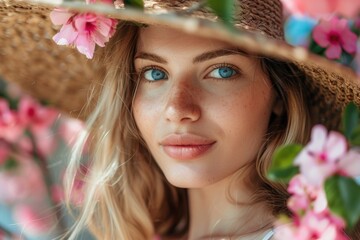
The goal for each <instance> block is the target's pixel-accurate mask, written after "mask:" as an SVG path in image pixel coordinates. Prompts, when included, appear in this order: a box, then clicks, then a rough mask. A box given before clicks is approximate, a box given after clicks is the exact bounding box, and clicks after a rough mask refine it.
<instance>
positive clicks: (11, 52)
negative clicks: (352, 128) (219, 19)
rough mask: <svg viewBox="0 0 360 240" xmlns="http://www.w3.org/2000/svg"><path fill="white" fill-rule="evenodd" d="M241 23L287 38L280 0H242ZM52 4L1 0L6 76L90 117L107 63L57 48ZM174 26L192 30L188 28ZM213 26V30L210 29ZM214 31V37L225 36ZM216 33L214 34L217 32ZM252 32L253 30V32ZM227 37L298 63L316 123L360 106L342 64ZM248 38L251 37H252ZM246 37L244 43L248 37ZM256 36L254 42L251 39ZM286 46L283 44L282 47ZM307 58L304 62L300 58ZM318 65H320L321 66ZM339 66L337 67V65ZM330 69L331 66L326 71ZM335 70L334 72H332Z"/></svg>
mask: <svg viewBox="0 0 360 240" xmlns="http://www.w3.org/2000/svg"><path fill="white" fill-rule="evenodd" d="M144 2H145V7H146V11H148V12H149V11H150V12H154V11H159V12H161V11H164V8H165V9H166V8H169V7H171V9H172V10H177V11H186V10H187V9H188V8H191V6H192V4H193V3H194V1H187V0H175V1H170V0H162V1H159V0H158V1H149V0H145V1H144ZM240 3H241V6H240V5H237V6H236V8H237V9H238V10H239V9H241V11H237V14H236V25H237V26H238V27H240V28H243V29H246V30H249V31H253V32H255V31H256V32H257V33H258V35H262V36H267V37H270V38H271V39H273V40H274V39H275V40H282V39H283V29H282V15H281V14H282V8H281V4H280V1H278V0H242V1H239V3H238V4H240ZM50 10H51V8H50V7H46V6H45V5H39V4H31V3H28V2H22V1H15V0H0V32H1V34H0V44H1V48H0V62H1V64H0V76H3V77H4V78H5V79H6V80H8V81H12V82H16V83H19V84H20V85H21V86H22V87H23V88H24V89H25V90H27V91H28V92H29V93H30V94H32V95H34V96H36V97H38V98H40V99H43V100H46V101H48V102H50V103H52V104H54V105H55V106H57V107H58V108H60V109H62V110H64V111H65V112H67V113H70V114H71V115H72V116H75V117H79V118H83V119H84V118H86V116H87V114H88V113H86V112H83V111H82V109H83V106H84V104H85V102H86V99H87V94H88V90H89V86H90V85H91V83H92V82H94V81H95V80H96V75H97V72H99V71H102V68H101V66H99V65H95V64H94V63H93V62H92V61H89V60H86V58H85V57H84V56H83V55H80V54H79V53H78V52H76V51H75V50H73V49H70V48H67V47H61V46H57V45H56V44H55V43H54V42H53V41H52V40H51V38H52V36H53V35H54V34H55V33H56V31H57V30H56V29H55V28H54V27H53V26H52V24H51V21H50V19H49V12H50ZM193 15H196V16H197V17H200V18H207V19H211V20H216V17H215V16H214V15H213V14H212V13H210V12H208V11H203V10H201V11H195V12H194V13H193ZM129 16H130V15H126V14H123V15H120V14H118V15H116V16H115V17H117V18H120V19H125V20H138V21H139V22H145V23H146V22H148V23H152V19H150V18H149V17H147V18H145V20H144V19H141V18H142V16H139V15H137V16H136V15H135V17H132V16H130V17H129ZM182 23H183V22H181V21H180V22H177V23H176V25H171V24H170V23H168V25H170V26H173V27H177V28H179V29H183V30H184V31H187V30H188V26H185V25H186V24H185V23H184V24H183V25H184V26H181V24H182ZM198 28H199V29H196V30H194V29H193V32H196V33H197V34H200V33H201V32H205V33H206V31H207V30H209V29H210V28H209V29H206V26H204V25H201V24H199V25H198ZM210 30H211V29H210ZM210 30H209V32H210V34H208V35H209V36H215V35H216V37H221V36H222V35H221V34H220V33H219V34H214V32H211V31H210ZM211 34H212V35H211ZM247 35H250V34H247ZM223 36H224V37H223V40H226V41H229V42H231V43H233V44H237V45H241V47H242V48H244V49H250V50H251V51H256V50H257V51H259V52H260V53H262V51H263V52H264V54H265V53H266V55H270V56H280V55H281V57H282V58H284V57H286V58H287V59H289V60H293V61H296V62H302V63H298V64H299V66H300V68H301V69H303V70H304V71H305V72H306V74H307V75H308V76H309V78H308V79H304V81H305V85H306V86H307V88H308V89H309V95H310V96H311V99H310V102H311V105H312V109H311V112H312V118H313V123H323V124H325V125H326V126H328V127H329V128H337V127H338V124H339V121H340V117H339V116H340V112H341V110H342V108H343V107H344V106H345V104H347V103H348V102H350V101H354V102H356V103H357V104H358V105H360V87H359V79H357V78H356V76H355V75H352V74H349V72H348V71H344V72H342V71H340V70H342V68H341V67H338V66H336V65H335V64H334V63H330V62H328V61H325V60H323V59H321V58H319V57H316V56H311V55H306V56H305V57H304V56H303V54H302V57H301V58H298V55H296V54H294V53H295V51H292V49H291V48H290V47H289V46H287V45H286V44H284V43H280V42H279V41H277V42H276V43H275V44H273V45H272V47H269V46H271V45H270V44H271V41H269V43H268V44H267V43H266V44H264V41H262V42H261V41H258V39H257V38H255V37H253V38H252V37H251V36H250V37H249V36H246V34H243V35H242V36H241V37H240V38H235V37H234V38H233V37H229V35H226V34H225V35H223ZM246 37H248V39H247V41H245V40H246ZM243 39H245V40H244V41H242V40H243ZM249 39H250V41H249ZM281 44H283V45H281ZM300 60H301V61H300ZM314 63H316V64H318V65H317V66H315V65H314ZM319 66H321V67H319ZM334 66H335V67H334ZM324 69H326V70H324ZM332 70H333V71H334V72H332Z"/></svg>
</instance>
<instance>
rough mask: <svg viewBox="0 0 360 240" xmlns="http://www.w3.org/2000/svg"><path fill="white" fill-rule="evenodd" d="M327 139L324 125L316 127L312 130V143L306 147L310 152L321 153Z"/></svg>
mask: <svg viewBox="0 0 360 240" xmlns="http://www.w3.org/2000/svg"><path fill="white" fill-rule="evenodd" d="M326 137H327V130H326V128H325V127H324V126H323V125H315V126H314V127H313V128H312V130H311V141H310V143H309V144H308V145H307V146H306V149H307V150H308V151H310V152H316V153H319V152H321V151H322V150H323V148H324V145H325V142H326Z"/></svg>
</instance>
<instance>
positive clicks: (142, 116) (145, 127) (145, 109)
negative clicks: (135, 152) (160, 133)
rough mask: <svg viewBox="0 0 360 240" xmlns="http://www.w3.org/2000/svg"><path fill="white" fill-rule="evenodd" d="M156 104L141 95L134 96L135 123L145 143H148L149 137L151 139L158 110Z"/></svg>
mask: <svg viewBox="0 0 360 240" xmlns="http://www.w3.org/2000/svg"><path fill="white" fill-rule="evenodd" d="M156 105H157V104H156V103H154V101H151V100H149V99H146V98H145V97H143V95H141V94H137V96H135V99H134V102H133V114H134V119H135V123H136V125H137V127H138V129H139V131H140V133H141V135H142V137H143V138H144V140H145V141H146V142H149V141H148V140H149V137H151V136H152V135H153V134H152V131H153V129H154V124H155V123H156V119H155V118H156V116H157V114H158V113H157V112H158V108H157V107H156Z"/></svg>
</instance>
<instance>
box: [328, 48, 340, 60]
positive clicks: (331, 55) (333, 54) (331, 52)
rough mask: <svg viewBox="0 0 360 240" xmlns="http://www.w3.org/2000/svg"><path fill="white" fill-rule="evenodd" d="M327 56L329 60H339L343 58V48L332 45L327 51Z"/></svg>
mask: <svg viewBox="0 0 360 240" xmlns="http://www.w3.org/2000/svg"><path fill="white" fill-rule="evenodd" d="M325 56H326V57H327V58H328V59H339V58H340V56H341V46H340V45H331V46H329V47H328V49H326V51H325Z"/></svg>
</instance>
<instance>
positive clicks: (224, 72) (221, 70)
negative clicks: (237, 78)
mask: <svg viewBox="0 0 360 240" xmlns="http://www.w3.org/2000/svg"><path fill="white" fill-rule="evenodd" d="M235 74H237V71H236V70H234V69H233V68H231V67H218V68H215V69H214V70H212V71H211V72H210V74H209V76H210V77H213V78H230V77H232V76H234V75H235Z"/></svg>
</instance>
